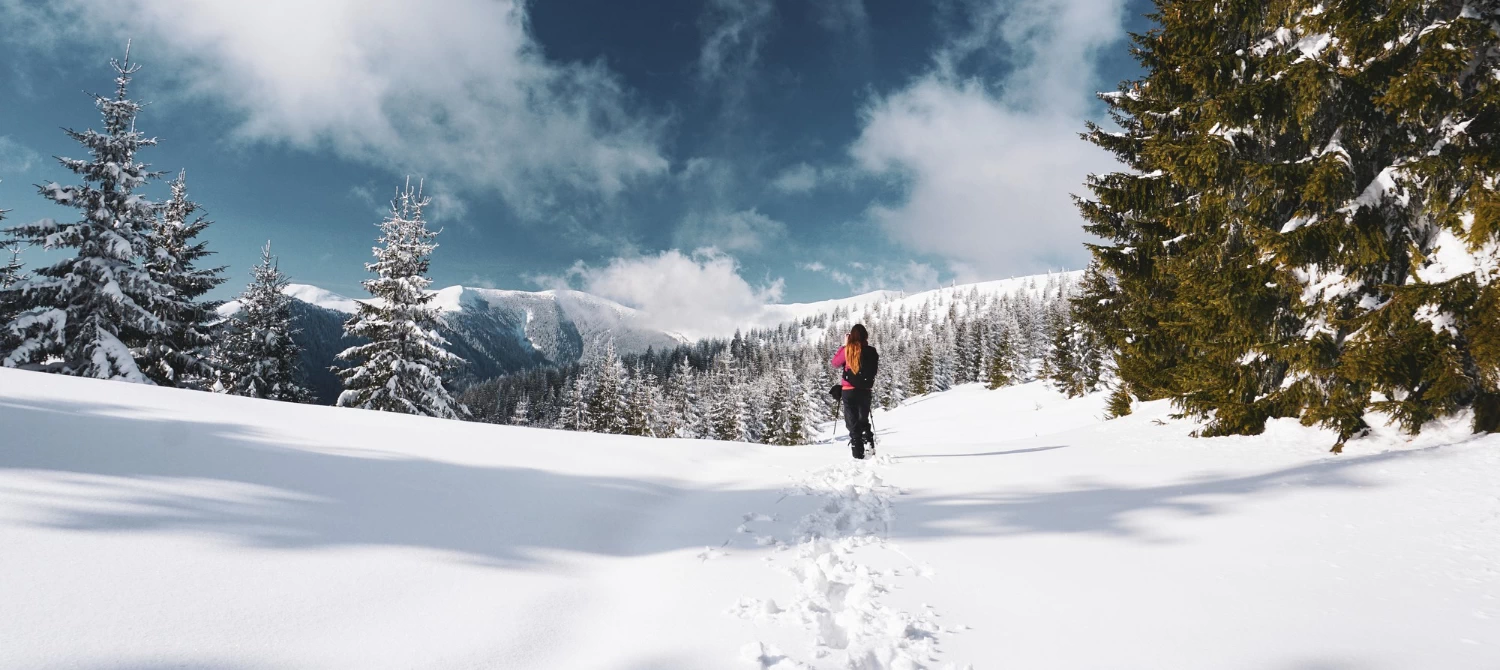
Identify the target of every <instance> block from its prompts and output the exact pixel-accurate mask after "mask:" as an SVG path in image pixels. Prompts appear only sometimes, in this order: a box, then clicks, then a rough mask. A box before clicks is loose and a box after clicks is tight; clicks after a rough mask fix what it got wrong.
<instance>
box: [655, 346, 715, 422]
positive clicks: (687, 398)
mask: <svg viewBox="0 0 1500 670" xmlns="http://www.w3.org/2000/svg"><path fill="white" fill-rule="evenodd" d="M699 388H701V387H700V386H699V384H698V383H697V373H696V372H694V371H693V367H692V365H691V364H689V363H688V359H687V357H686V356H684V357H683V358H682V360H681V362H679V363H678V365H677V368H676V369H674V370H673V372H672V375H671V377H670V378H669V379H668V380H667V390H666V398H665V399H664V403H665V408H664V410H663V417H662V421H663V422H664V424H665V428H666V430H665V432H663V433H662V435H664V436H671V437H681V438H688V439H696V438H703V437H707V431H706V430H705V429H704V426H705V425H707V422H706V421H705V417H704V415H705V412H704V411H703V409H702V398H700V397H699V392H698V390H699Z"/></svg>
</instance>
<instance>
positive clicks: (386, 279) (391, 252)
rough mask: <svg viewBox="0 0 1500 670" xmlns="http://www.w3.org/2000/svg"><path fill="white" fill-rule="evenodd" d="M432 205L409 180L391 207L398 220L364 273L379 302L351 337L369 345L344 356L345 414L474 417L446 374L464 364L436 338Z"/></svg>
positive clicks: (351, 324) (355, 323) (391, 219)
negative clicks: (350, 410) (427, 216)
mask: <svg viewBox="0 0 1500 670" xmlns="http://www.w3.org/2000/svg"><path fill="white" fill-rule="evenodd" d="M428 202H429V200H428V199H427V198H426V197H424V196H423V195H422V193H421V191H420V189H413V188H412V187H411V182H410V180H408V181H407V183H406V186H405V187H404V188H403V189H402V190H401V191H400V192H398V193H397V195H396V198H395V200H394V201H392V202H391V213H390V215H389V216H388V217H386V219H385V220H384V221H382V222H381V223H380V238H379V242H380V244H381V245H382V246H379V247H376V248H375V249H374V254H375V262H374V263H367V264H365V269H366V270H368V271H370V272H373V273H375V274H376V277H375V278H374V279H367V280H365V281H364V287H365V290H367V291H369V292H370V295H372V296H374V298H375V300H371V301H366V302H361V303H360V304H359V308H358V311H356V312H355V314H354V316H352V317H351V318H350V319H349V321H348V323H346V324H345V325H344V333H345V334H346V335H348V336H350V337H356V338H363V339H365V340H368V343H366V344H361V345H356V346H353V347H350V348H348V349H345V350H344V351H343V352H341V353H340V354H339V359H340V360H343V361H347V362H350V363H352V365H351V366H350V367H347V368H342V369H338V370H336V372H337V373H338V375H339V378H340V379H341V380H342V381H343V382H344V392H343V393H341V394H339V399H338V404H339V406H340V407H358V408H362V409H374V410H381V411H385V412H401V413H404V414H419V415H423V416H435V417H440V418H445V419H453V418H458V417H460V416H463V415H465V414H467V410H466V409H465V408H464V407H463V405H461V404H459V403H458V401H456V400H454V398H453V396H452V395H450V394H449V393H448V389H447V386H446V385H445V383H444V381H443V375H444V374H445V373H446V372H448V371H449V370H451V369H452V367H453V366H454V364H456V363H457V362H458V361H459V359H458V357H457V356H454V355H453V354H451V353H449V352H448V350H446V349H444V348H443V345H444V344H446V342H445V341H444V340H443V337H442V336H441V335H439V334H438V333H437V330H436V327H437V309H436V308H435V307H433V306H432V305H431V304H430V303H431V302H432V294H430V293H428V292H427V290H426V289H427V286H428V284H429V283H431V281H430V280H429V279H428V278H427V270H428V265H429V263H430V258H431V256H432V250H433V249H435V248H436V247H437V245H436V244H434V243H433V241H432V240H433V238H435V237H437V232H435V231H431V230H428V229H427V222H426V221H425V220H424V219H423V218H422V208H423V207H426V206H427V204H428Z"/></svg>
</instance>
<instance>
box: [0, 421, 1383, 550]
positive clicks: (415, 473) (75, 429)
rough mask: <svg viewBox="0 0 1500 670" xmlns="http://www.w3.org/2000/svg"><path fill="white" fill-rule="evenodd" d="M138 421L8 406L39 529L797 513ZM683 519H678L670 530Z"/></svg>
mask: <svg viewBox="0 0 1500 670" xmlns="http://www.w3.org/2000/svg"><path fill="white" fill-rule="evenodd" d="M132 411H134V410H131V409H130V408H126V407H112V406H109V405H103V404H97V403H80V402H58V401H45V402H32V403H30V404H18V403H3V402H0V425H3V426H5V431H6V433H5V434H4V435H3V436H0V437H3V439H4V443H0V471H4V470H24V471H28V474H29V475H30V476H31V477H33V478H35V479H37V480H39V481H44V482H49V483H51V484H53V485H55V486H53V487H49V489H48V491H47V493H45V494H43V493H40V492H31V493H28V492H26V491H12V492H8V493H7V494H6V495H7V496H8V497H9V498H10V499H12V500H17V499H19V500H21V501H22V505H24V506H26V507H28V508H31V509H33V510H36V512H29V513H27V514H25V515H22V518H30V519H36V520H35V521H32V523H36V524H38V525H43V526H48V527H56V528H65V529H72V530H80V531H97V532H130V531H154V530H162V531H173V532H190V533H201V534H204V535H207V536H213V537H218V538H221V539H226V540H229V541H234V542H242V543H245V544H248V545H253V546H267V547H277V548H321V547H329V546H357V545H369V546H406V547H417V548H426V549H432V550H438V551H448V552H455V553H456V554H460V555H462V556H463V557H464V558H466V559H467V560H476V561H479V562H481V563H486V564H493V565H501V566H508V567H526V566H535V565H539V564H545V563H548V562H549V560H548V558H547V554H546V552H547V551H549V550H562V551H571V552H582V553H590V554H605V555H616V556H636V555H645V554H653V553H660V552H666V551H674V550H683V549H701V548H702V547H704V546H705V545H713V546H718V545H719V541H721V540H724V539H725V538H728V537H730V536H731V534H732V531H731V529H732V528H733V527H734V526H735V524H738V523H740V519H739V515H740V514H744V513H747V512H765V513H774V512H777V511H778V510H780V511H783V512H787V511H791V510H789V509H788V507H791V505H790V504H783V505H780V506H778V505H777V502H778V501H779V500H780V499H782V498H784V497H785V496H784V490H783V489H780V488H777V489H740V490H725V489H715V488H712V487H710V486H708V485H696V484H692V483H688V482H680V481H672V480H667V479H656V480H650V479H640V478H625V477H607V476H580V475H569V474H560V473H555V472H548V471H543V470H535V469H528V468H518V467H503V466H479V465H465V464H455V463H445V462H440V461H432V460H424V459H420V458H410V457H393V456H391V455H389V454H384V453H381V454H379V455H378V457H365V456H362V455H360V454H359V452H358V450H357V449H354V448H352V447H351V448H349V449H346V450H344V451H343V452H342V453H328V452H327V451H326V450H325V451H323V452H319V451H312V450H308V449H297V448H289V447H285V446H279V445H277V444H274V443H273V442H272V441H271V439H270V437H269V436H264V435H256V434H255V432H256V431H255V430H254V429H253V428H252V427H249V426H244V425H236V424H229V423H209V422H192V421H183V420H178V419H158V418H149V417H141V416H130V413H131V412H132ZM437 435H441V432H438V433H437ZM506 437H507V438H509V437H510V436H506ZM563 448H565V447H563ZM684 448H691V447H690V446H689V445H686V444H684ZM1055 448H1060V447H1039V448H1035V449H1020V450H1014V451H1009V452H995V453H991V454H952V455H951V456H952V457H959V456H989V455H1002V454H1017V453H1025V452H1034V451H1041V450H1047V449H1055ZM588 453H593V452H592V451H591V452H588ZM840 453H842V452H840ZM1403 455H1406V454H1396V453H1393V454H1380V455H1373V456H1360V457H1352V458H1350V457H1344V458H1340V459H1337V460H1328V461H1321V462H1315V463H1308V464H1304V465H1299V466H1296V467H1291V468H1286V469H1282V470H1277V471H1273V472H1267V473H1263V474H1257V475H1250V476H1235V477H1220V478H1207V479H1201V480H1195V481H1186V482H1180V483H1173V484H1170V485H1163V486H1150V487H1139V488H1131V487H1122V486H1118V485H1103V484H1101V485H1086V484H1085V485H1081V486H1079V487H1078V488H1075V489H1072V490H1063V491H1041V492H1017V493H1005V492H997V493H993V494H985V495H962V496H953V495H942V494H941V492H938V493H935V494H932V495H926V494H924V493H922V492H913V494H912V495H905V496H901V497H899V498H897V499H896V505H897V514H898V520H897V522H896V524H895V526H894V528H893V532H892V535H893V536H905V537H946V536H975V535H977V536H1008V535H1018V534H1026V533H1095V534H1106V535H1115V536H1123V537H1131V538H1137V539H1141V540H1144V541H1164V540H1163V538H1160V537H1156V536H1154V535H1152V534H1151V532H1150V531H1149V530H1147V529H1143V528H1142V527H1141V525H1138V524H1132V523H1129V520H1130V517H1131V516H1132V515H1134V514H1136V513H1139V512H1143V511H1169V512H1177V513H1181V514H1188V515H1197V516H1204V515H1211V514H1215V513H1219V512H1223V511H1226V510H1228V509H1230V508H1232V506H1233V505H1234V504H1235V503H1236V502H1240V501H1243V500H1244V499H1245V498H1247V497H1249V496H1253V495H1256V494H1258V493H1261V492H1266V491H1270V490H1276V489H1281V487H1283V486H1286V485H1295V487H1301V488H1309V487H1318V488H1354V487H1361V486H1368V485H1370V482H1366V481H1363V480H1361V479H1359V478H1358V477H1356V476H1355V474H1354V473H1352V472H1351V469H1353V468H1355V467H1358V466H1363V465H1368V464H1371V463H1376V462H1380V461H1384V460H1388V459H1393V458H1399V457H1402V456H1403ZM370 456H375V454H370ZM580 457H586V456H580ZM932 457H933V456H922V458H932ZM830 460H840V456H831V457H830ZM205 482H206V483H210V484H211V485H208V486H205V485H203V483H205ZM789 483H790V482H789ZM58 491H65V492H66V493H64V494H61V495H59V494H58ZM18 496H22V497H20V498H18ZM674 505H676V506H679V507H677V508H672V506H674ZM668 509H673V510H674V511H673V514H672V515H671V516H669V517H664V516H663V514H664V511H666V510H668Z"/></svg>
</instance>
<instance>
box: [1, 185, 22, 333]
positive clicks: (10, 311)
mask: <svg viewBox="0 0 1500 670" xmlns="http://www.w3.org/2000/svg"><path fill="white" fill-rule="evenodd" d="M6 211H8V210H3V209H0V221H3V220H5V212H6ZM6 257H8V258H7V260H6V261H5V264H4V265H0V352H6V351H10V350H11V348H13V347H14V346H15V341H14V338H13V335H12V334H11V332H10V324H11V322H12V321H14V320H15V318H16V315H17V314H19V313H20V308H19V305H18V304H17V303H18V302H19V299H18V296H15V295H14V294H11V293H7V292H6V289H9V288H10V287H12V286H15V285H16V284H19V283H21V282H23V281H26V280H27V279H28V277H27V276H26V273H25V271H24V270H25V267H26V266H25V264H23V263H22V262H21V247H20V245H18V244H8V245H5V246H0V258H6Z"/></svg>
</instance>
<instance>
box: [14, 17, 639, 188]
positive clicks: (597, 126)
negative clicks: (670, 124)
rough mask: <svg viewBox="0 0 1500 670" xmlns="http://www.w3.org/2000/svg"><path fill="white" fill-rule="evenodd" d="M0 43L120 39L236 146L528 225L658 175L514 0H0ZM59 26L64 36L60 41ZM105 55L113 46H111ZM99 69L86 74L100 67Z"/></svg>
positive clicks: (611, 108)
mask: <svg viewBox="0 0 1500 670" xmlns="http://www.w3.org/2000/svg"><path fill="white" fill-rule="evenodd" d="M0 9H3V10H4V14H5V16H6V19H7V20H6V23H8V24H9V26H10V29H9V30H8V31H6V32H8V33H9V35H8V37H9V38H11V39H25V40H28V41H31V42H34V43H36V44H38V45H42V46H47V45H51V46H53V47H55V48H67V47H71V46H73V43H72V40H73V39H75V38H74V35H75V34H77V33H78V32H80V31H81V32H82V33H84V34H87V35H89V36H90V37H91V38H92V39H93V41H94V42H95V43H97V44H100V45H107V46H109V47H110V48H111V49H116V48H118V47H117V46H116V45H115V44H114V42H123V37H122V36H124V35H133V36H134V37H135V38H136V42H137V45H138V46H141V47H144V48H143V49H139V50H138V53H139V52H144V54H149V55H150V57H151V58H152V59H155V60H156V61H158V62H151V63H148V65H149V66H150V67H151V68H152V70H149V71H148V73H149V74H151V75H152V76H157V77H171V78H173V79H175V80H176V81H175V82H174V83H176V84H178V85H179V86H180V87H181V88H182V89H183V90H185V91H187V94H188V95H190V96H194V97H201V98H206V99H209V100H212V101H215V102H217V103H219V104H221V105H222V106H223V107H224V108H225V109H227V110H229V111H230V112H231V113H233V114H234V115H235V116H236V117H237V118H238V124H237V126H236V128H235V134H236V135H237V136H238V137H239V138H241V139H244V140H250V141H264V142H272V143H285V144H288V145H291V146H295V147H300V148H306V149H310V150H316V149H323V148H331V149H333V150H334V151H336V152H337V153H338V154H339V155H341V156H343V157H345V158H347V159H352V160H356V161H361V162H367V163H372V164H376V165H379V166H383V167H387V168H389V169H391V170H393V171H395V172H396V173H398V174H405V173H414V174H420V175H426V176H427V177H428V179H429V181H437V180H442V181H444V182H448V183H452V184H454V185H455V186H456V187H462V188H469V189H485V190H491V189H492V190H493V191H495V192H498V193H499V194H500V195H501V196H502V197H504V199H505V200H506V201H507V203H509V204H510V205H511V206H512V207H514V208H515V209H516V210H517V211H518V212H520V213H521V214H523V215H530V216H533V217H536V216H540V215H541V214H543V213H546V212H548V211H549V210H550V209H552V208H555V207H559V206H563V205H566V204H568V203H570V202H572V201H573V200H574V199H576V198H577V197H579V196H586V197H591V198H606V199H607V198H609V197H610V196H613V195H615V194H617V193H619V192H621V191H622V190H624V189H625V188H627V186H628V185H630V184H631V183H632V182H634V181H637V180H641V179H646V178H650V177H653V176H655V175H658V174H663V173H665V171H666V170H667V167H668V161H667V159H666V158H664V157H663V155H662V151H661V149H660V146H659V135H660V127H659V125H658V124H657V123H656V122H655V121H653V120H652V119H651V118H650V117H649V116H648V115H646V114H642V113H640V112H639V111H638V110H637V109H635V108H634V107H633V105H632V100H631V96H630V95H628V94H627V93H626V91H625V90H624V89H623V87H622V84H621V83H620V82H619V80H618V79H617V78H616V77H615V76H613V75H612V74H611V73H610V72H609V71H608V70H606V69H605V68H604V67H602V66H600V65H582V64H566V63H557V62H553V61H550V60H548V59H547V58H546V57H545V56H544V55H543V54H542V53H541V51H540V49H539V48H538V46H537V44H536V43H535V41H534V40H533V39H532V37H531V35H530V34H529V32H528V29H527V23H526V11H525V9H526V5H525V3H524V2H520V1H518V0H427V1H425V2H420V3H419V2H409V1H406V0H318V1H317V2H307V1H305V0H256V1H255V2H223V1H221V0H111V1H110V2H91V1H89V0H49V1H48V2H46V3H32V2H28V1H26V0H0ZM64 31H66V32H64ZM118 46H123V44H120V45H118ZM101 71H102V70H101Z"/></svg>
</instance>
